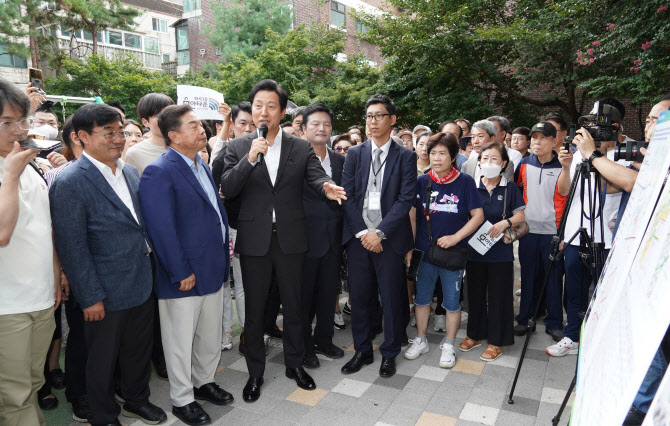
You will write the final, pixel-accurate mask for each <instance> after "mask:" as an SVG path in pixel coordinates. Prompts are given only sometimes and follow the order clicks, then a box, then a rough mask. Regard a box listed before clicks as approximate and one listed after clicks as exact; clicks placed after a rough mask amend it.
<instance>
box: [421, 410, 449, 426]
mask: <svg viewBox="0 0 670 426" xmlns="http://www.w3.org/2000/svg"><path fill="white" fill-rule="evenodd" d="M457 421H458V419H455V418H453V417H447V416H441V415H439V414H435V413H429V412H427V411H424V412H423V413H422V414H421V417H419V420H418V421H417V422H416V426H455V425H456V422H457Z"/></svg>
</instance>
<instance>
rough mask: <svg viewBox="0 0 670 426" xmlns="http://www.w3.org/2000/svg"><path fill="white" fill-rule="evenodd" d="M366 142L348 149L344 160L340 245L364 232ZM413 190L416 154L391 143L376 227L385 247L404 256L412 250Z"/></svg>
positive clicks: (367, 168)
mask: <svg viewBox="0 0 670 426" xmlns="http://www.w3.org/2000/svg"><path fill="white" fill-rule="evenodd" d="M373 144H374V142H372V140H368V141H366V142H365V143H363V144H361V145H356V146H353V147H351V148H349V151H347V158H346V160H345V161H344V171H343V172H342V186H343V187H344V190H345V191H346V193H347V199H346V200H345V201H344V202H343V203H342V205H343V206H344V230H343V235H342V243H343V244H346V243H347V242H348V241H349V240H351V239H352V238H355V236H356V234H357V233H359V232H360V231H363V230H366V229H367V226H366V225H365V222H364V221H363V201H364V200H365V193H366V191H367V188H368V177H369V175H370V163H371V162H372V145H373ZM415 191H416V154H415V153H414V152H413V151H411V150H409V149H407V148H405V147H403V146H400V145H399V144H397V143H394V142H393V141H391V146H390V147H389V152H388V155H387V157H386V163H385V166H384V179H383V181H382V188H381V193H382V195H381V207H382V218H383V219H382V221H381V223H380V224H379V226H378V227H377V229H379V230H380V231H382V232H383V233H384V234H385V235H386V238H387V239H386V240H384V241H382V246H383V247H384V248H386V247H388V246H390V247H391V248H392V249H393V251H394V252H395V253H397V254H399V255H402V256H404V255H405V253H407V252H408V251H410V250H412V248H413V247H414V237H413V236H412V225H411V223H410V220H409V210H410V208H411V207H412V205H413V203H414V197H415Z"/></svg>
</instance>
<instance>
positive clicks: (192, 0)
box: [184, 0, 200, 12]
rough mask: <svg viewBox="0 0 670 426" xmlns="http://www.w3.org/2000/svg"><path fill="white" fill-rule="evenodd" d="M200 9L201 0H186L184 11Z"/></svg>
mask: <svg viewBox="0 0 670 426" xmlns="http://www.w3.org/2000/svg"><path fill="white" fill-rule="evenodd" d="M194 10H200V0H184V12H192V11H194Z"/></svg>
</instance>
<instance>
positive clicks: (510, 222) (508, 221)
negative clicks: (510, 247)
mask: <svg viewBox="0 0 670 426" xmlns="http://www.w3.org/2000/svg"><path fill="white" fill-rule="evenodd" d="M505 220H506V221H507V223H509V227H510V228H511V227H512V221H511V220H509V219H505Z"/></svg>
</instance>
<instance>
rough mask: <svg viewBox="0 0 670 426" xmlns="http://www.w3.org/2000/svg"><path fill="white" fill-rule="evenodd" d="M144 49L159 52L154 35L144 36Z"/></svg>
mask: <svg viewBox="0 0 670 426" xmlns="http://www.w3.org/2000/svg"><path fill="white" fill-rule="evenodd" d="M144 51H145V52H149V53H160V48H159V44H158V39H157V38H156V37H144Z"/></svg>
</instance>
